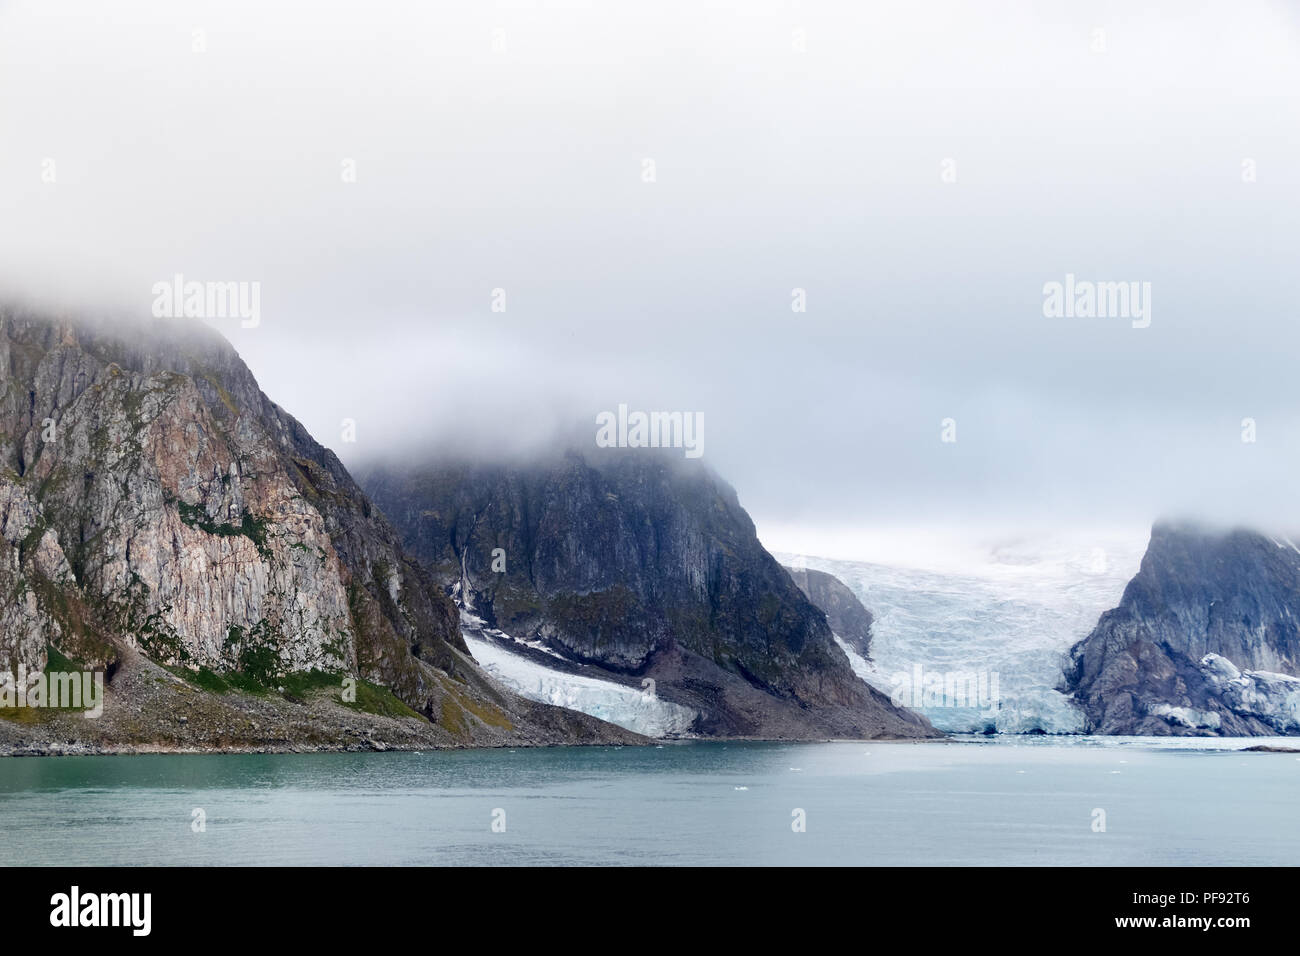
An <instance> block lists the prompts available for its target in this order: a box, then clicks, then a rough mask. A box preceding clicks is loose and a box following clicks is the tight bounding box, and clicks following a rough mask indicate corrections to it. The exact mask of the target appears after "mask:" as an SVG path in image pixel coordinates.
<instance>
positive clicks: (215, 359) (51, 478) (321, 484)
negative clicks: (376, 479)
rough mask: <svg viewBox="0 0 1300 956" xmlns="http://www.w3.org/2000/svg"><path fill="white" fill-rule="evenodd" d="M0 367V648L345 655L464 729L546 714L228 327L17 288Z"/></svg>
mask: <svg viewBox="0 0 1300 956" xmlns="http://www.w3.org/2000/svg"><path fill="white" fill-rule="evenodd" d="M0 373H2V375H0V535H2V536H3V542H2V543H0V586H4V587H5V589H6V594H12V595H13V599H12V600H6V601H5V603H4V605H3V607H0V623H3V626H4V630H3V635H2V636H3V640H0V657H7V658H9V659H10V660H11V661H13V662H23V663H25V664H26V665H27V666H28V667H29V668H31V667H40V666H43V665H44V662H45V644H46V641H49V642H50V643H53V644H54V645H56V646H57V647H59V648H60V650H61V652H62V653H64V654H67V655H68V656H70V657H72V658H75V659H76V660H80V661H83V662H86V663H89V664H93V665H99V666H112V665H113V664H114V663H115V662H116V660H117V658H119V657H120V655H121V654H122V653H123V652H124V650H138V651H140V652H143V653H145V654H147V655H148V656H149V657H150V658H152V659H153V660H155V661H158V662H159V663H162V664H168V665H173V666H178V665H179V666H184V667H186V668H190V669H198V668H209V669H211V670H213V671H228V672H241V673H245V674H252V675H255V676H257V677H259V678H262V679H263V680H264V681H271V680H272V678H275V677H276V676H278V675H282V674H287V673H292V672H299V671H306V670H310V669H319V670H324V671H335V672H344V673H352V674H356V675H358V676H359V677H361V678H363V679H365V680H368V681H372V682H374V683H376V684H379V685H382V686H384V687H387V688H390V689H392V691H393V692H394V693H395V694H396V695H397V696H398V697H399V698H400V699H401V700H402V701H404V702H406V703H407V704H408V705H409V706H410V707H412V708H414V709H415V710H417V711H419V712H421V713H424V714H425V715H427V716H428V717H429V718H430V719H433V720H438V719H441V718H444V717H446V718H448V719H449V720H450V722H452V723H455V724H456V725H457V727H458V730H459V731H460V734H459V737H460V739H462V740H466V741H472V740H474V739H476V734H477V733H478V732H479V731H483V732H484V733H485V734H487V736H488V737H490V738H492V739H495V738H496V737H497V736H500V734H499V733H498V732H499V731H500V729H501V728H502V727H509V726H513V725H514V721H512V719H511V714H512V711H519V712H521V713H523V714H524V716H523V717H522V718H521V722H523V723H527V722H528V721H534V720H537V719H541V720H542V721H543V722H545V720H546V719H547V717H546V714H545V708H537V707H535V706H534V705H532V704H531V703H527V702H521V701H519V700H518V699H517V698H513V697H512V696H510V695H503V694H501V693H499V692H498V689H497V688H495V687H494V686H493V685H491V684H490V682H489V681H487V680H486V678H485V677H484V676H483V675H482V673H481V672H479V670H478V669H477V668H476V667H475V666H474V664H473V662H472V660H471V659H470V658H469V657H468V653H467V651H466V649H465V645H464V642H463V640H462V639H461V636H460V631H459V626H458V622H457V614H456V609H455V607H454V605H453V604H452V603H451V601H450V600H448V599H447V597H446V596H445V595H444V594H443V593H442V591H441V589H440V588H439V587H437V586H436V585H435V584H434V583H433V582H432V580H431V579H430V578H429V576H428V574H427V573H426V572H425V571H423V570H422V569H421V568H420V567H419V566H418V565H417V564H416V563H415V562H413V561H411V560H410V559H409V558H408V557H407V556H406V555H405V554H404V552H403V551H402V548H401V546H400V543H399V542H398V540H397V537H396V535H395V533H394V532H393V530H392V528H391V527H390V526H389V525H388V523H387V522H386V521H385V520H384V518H383V517H382V515H381V514H380V513H379V512H378V511H377V510H375V509H374V508H373V507H372V505H371V504H370V501H369V500H368V499H367V498H366V497H365V495H364V494H363V493H362V492H361V491H360V489H359V488H358V487H357V486H356V484H355V483H354V482H353V480H352V478H351V477H350V476H349V475H348V473H347V471H346V470H345V469H344V468H343V466H342V464H341V463H340V462H339V461H338V459H337V458H336V457H335V455H334V454H333V453H332V452H330V451H329V450H327V449H325V448H323V447H322V446H321V445H319V444H318V443H317V442H315V441H314V440H313V439H312V438H311V436H310V435H308V434H307V433H306V431H305V430H304V429H303V428H302V426H301V425H300V424H299V423H298V422H297V421H296V420H295V419H293V418H292V417H291V416H289V415H288V414H287V413H286V412H284V411H283V410H282V409H280V408H279V407H278V406H277V405H275V404H274V403H272V402H271V401H270V400H269V399H268V398H267V397H266V396H265V395H264V394H262V392H261V390H260V389H259V388H258V386H257V383H256V381H255V380H254V378H253V376H252V374H251V373H250V372H249V370H248V368H247V367H246V366H245V365H244V363H243V362H242V361H241V360H240V359H239V357H238V356H237V355H236V353H235V352H234V350H233V349H232V348H231V347H230V346H229V345H228V344H227V343H226V342H225V341H224V340H223V339H222V338H221V337H220V336H219V335H218V334H217V333H215V332H214V331H212V330H210V329H207V328H206V327H204V326H201V325H198V324H195V323H188V322H182V321H167V320H164V321H153V322H144V323H124V322H111V323H109V322H101V321H96V320H89V319H85V318H83V317H77V318H75V319H72V318H67V317H50V316H46V315H40V314H33V313H31V312H29V311H26V310H23V309H18V308H12V307H7V308H4V309H0ZM272 682H273V681H272ZM448 701H451V704H450V707H451V710H450V711H449V710H448V706H449V705H448ZM525 703H526V706H523V705H524V704H525ZM517 705H518V706H517ZM564 719H566V720H567V719H568V718H564ZM521 731H522V732H527V727H524V728H521Z"/></svg>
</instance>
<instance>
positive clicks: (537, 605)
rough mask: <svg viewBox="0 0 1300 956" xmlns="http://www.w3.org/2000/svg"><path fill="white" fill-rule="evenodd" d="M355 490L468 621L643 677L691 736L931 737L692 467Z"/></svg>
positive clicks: (525, 473) (634, 466)
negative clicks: (842, 644) (863, 671)
mask: <svg viewBox="0 0 1300 956" xmlns="http://www.w3.org/2000/svg"><path fill="white" fill-rule="evenodd" d="M362 480H363V483H364V484H365V485H366V488H367V490H368V491H369V493H370V494H371V496H372V497H373V498H374V500H375V502H376V503H377V504H378V505H379V507H381V508H383V509H384V511H385V512H386V513H387V514H388V515H389V516H390V517H391V519H392V520H393V522H394V524H395V525H396V526H397V528H398V529H399V530H400V532H401V534H402V539H403V542H404V544H405V545H406V546H407V548H408V550H409V551H410V553H411V554H413V555H414V556H415V557H417V558H418V559H419V560H420V561H422V562H423V563H424V564H426V565H427V566H428V567H429V568H431V569H432V570H433V571H434V572H435V573H436V574H437V575H438V576H439V577H440V578H441V579H442V580H444V581H445V582H446V583H447V584H448V585H449V587H450V588H451V589H452V591H453V593H455V594H456V595H457V596H458V598H459V600H460V601H461V602H462V603H463V605H464V606H465V607H466V609H467V610H470V611H472V612H473V613H474V614H475V615H478V616H479V617H481V618H483V619H484V620H486V621H487V622H488V623H489V624H491V625H492V626H494V627H497V628H500V629H501V630H503V631H505V632H507V633H509V634H510V635H512V636H514V637H516V638H522V639H525V640H540V641H543V642H545V644H546V645H547V646H549V647H550V648H552V649H553V650H555V651H558V652H559V653H561V654H562V655H563V656H564V657H566V658H567V659H569V660H571V661H578V662H582V663H584V664H587V665H591V666H595V667H599V668H604V669H607V670H608V671H610V672H614V673H617V674H620V675H628V674H635V675H638V676H648V677H650V678H652V679H654V680H655V681H656V683H657V686H658V693H660V694H661V695H662V696H664V697H665V698H666V699H669V700H674V701H676V702H680V703H682V704H684V705H686V706H690V707H692V708H693V709H695V710H697V711H699V712H700V713H701V717H700V719H699V721H698V722H697V726H696V727H695V728H694V729H695V731H696V732H701V733H717V734H736V735H753V736H781V737H815V736H837V735H838V736H877V735H883V734H891V735H901V736H924V735H929V734H932V733H933V731H932V729H931V728H930V727H929V725H928V724H927V723H926V722H925V721H924V719H923V718H919V717H917V716H915V715H913V714H910V713H908V712H905V711H900V710H898V709H897V708H894V707H893V706H892V705H891V704H890V703H889V702H888V700H887V698H885V697H884V696H883V695H881V694H879V693H878V692H876V691H874V690H872V689H871V688H869V687H868V686H867V685H866V684H864V683H863V682H862V681H860V680H858V679H857V678H856V677H855V676H854V674H853V672H852V670H851V669H850V667H849V663H848V660H847V658H846V657H845V655H844V653H843V652H842V651H841V650H840V649H839V647H837V646H836V644H835V643H834V640H833V638H832V636H831V633H830V628H829V627H828V626H827V624H826V618H825V615H823V614H822V613H821V612H820V611H818V610H817V609H816V608H815V607H813V606H812V605H811V604H810V603H809V602H808V600H807V599H806V598H805V597H804V596H803V594H802V593H801V592H800V591H799V590H798V588H797V587H795V585H794V582H793V581H792V580H791V578H790V576H789V575H788V574H787V573H786V572H785V571H784V570H783V569H782V568H781V566H780V565H779V564H778V563H777V562H776V560H775V559H774V558H773V557H772V556H771V555H769V554H768V553H767V551H765V550H764V549H763V547H762V545H761V544H760V543H759V542H758V538H757V536H756V535H755V532H754V526H753V523H752V522H751V521H750V520H749V516H748V515H747V514H746V513H745V511H744V509H742V508H741V506H740V503H739V501H738V500H737V498H736V494H735V492H734V491H733V490H732V489H731V488H730V487H728V486H727V485H726V484H725V483H723V482H722V481H720V480H719V479H718V478H716V477H715V476H714V475H713V474H711V473H710V472H709V471H708V470H707V469H705V468H703V467H700V466H699V464H698V463H697V462H689V461H686V462H683V461H680V460H674V459H673V458H672V457H670V456H667V455H661V454H656V453H644V454H638V453H637V452H636V451H633V452H631V453H629V452H627V451H618V450H608V451H595V450H593V451H591V452H587V453H580V452H577V451H570V452H568V453H565V454H563V455H559V456H556V457H554V458H553V459H551V460H547V461H537V462H532V463H529V464H527V465H520V466H508V465H494V466H470V465H459V464H440V465H435V466H430V467H427V468H422V469H389V468H376V469H373V470H372V471H370V472H368V473H363V476H362Z"/></svg>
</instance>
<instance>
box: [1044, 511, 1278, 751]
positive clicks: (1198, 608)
mask: <svg viewBox="0 0 1300 956" xmlns="http://www.w3.org/2000/svg"><path fill="white" fill-rule="evenodd" d="M1297 674H1300V551H1298V550H1297V549H1296V546H1295V545H1294V544H1293V543H1292V539H1290V538H1285V537H1277V538H1274V537H1270V536H1267V535H1263V534H1259V533H1256V532H1253V531H1246V530H1232V531H1221V530H1214V529H1207V528H1201V527H1196V526H1192V525H1187V524H1171V523H1161V524H1157V525H1156V526H1155V527H1154V528H1153V529H1152V531H1151V541H1150V544H1149V545H1148V547H1147V551H1146V554H1145V556H1144V557H1143V559H1142V565H1141V568H1140V570H1139V571H1138V573H1137V575H1136V576H1135V577H1134V578H1133V579H1132V581H1130V582H1129V584H1128V587H1127V588H1125V591H1124V596H1123V598H1122V600H1121V601H1120V604H1119V606H1118V607H1117V608H1115V609H1113V610H1110V611H1107V612H1106V613H1105V614H1103V615H1102V616H1101V619H1100V620H1099V621H1098V623H1097V626H1096V628H1095V629H1094V630H1093V631H1092V633H1091V634H1089V635H1088V637H1086V638H1085V639H1084V640H1083V641H1081V642H1080V643H1079V644H1077V645H1076V646H1075V647H1074V649H1073V650H1072V652H1071V659H1070V667H1069V669H1068V670H1067V674H1066V683H1067V686H1066V688H1065V689H1067V690H1069V691H1071V692H1072V693H1073V695H1074V698H1075V700H1076V701H1077V702H1078V703H1079V704H1080V705H1081V706H1082V707H1083V710H1084V713H1085V716H1086V721H1087V728H1088V730H1089V731H1090V732H1093V733H1103V734H1159V735H1165V734H1175V735H1188V734H1197V735H1209V734H1221V735H1225V736H1231V735H1242V734H1248V735H1258V734H1279V733H1282V734H1295V733H1300V679H1297V677H1296V675H1297Z"/></svg>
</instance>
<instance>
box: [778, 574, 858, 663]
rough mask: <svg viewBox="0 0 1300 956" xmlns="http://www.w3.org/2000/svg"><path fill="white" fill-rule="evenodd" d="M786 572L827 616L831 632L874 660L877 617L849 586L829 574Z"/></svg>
mask: <svg viewBox="0 0 1300 956" xmlns="http://www.w3.org/2000/svg"><path fill="white" fill-rule="evenodd" d="M786 570H787V571H789V572H790V577H792V578H794V583H795V584H797V585H798V586H799V590H800V591H802V592H803V593H804V595H805V596H806V597H807V598H808V600H809V601H811V602H812V603H813V605H814V606H816V607H817V608H818V609H820V610H821V611H822V612H823V613H824V614H825V615H826V623H827V624H829V625H830V626H831V631H832V632H834V633H835V634H836V635H838V636H839V638H840V639H841V640H842V641H844V642H845V643H846V644H848V645H849V646H850V647H851V648H853V649H854V650H855V651H857V652H858V653H859V654H861V655H862V656H863V658H865V659H866V660H871V625H872V622H873V618H872V616H871V612H870V611H868V610H867V609H866V608H865V607H863V606H862V602H861V601H859V600H858V596H857V595H856V594H854V593H853V592H852V591H851V590H849V586H848V585H847V584H845V583H844V582H843V581H841V580H840V579H839V578H837V577H836V576H835V575H833V574H827V573H826V572H825V571H814V570H813V569H811V568H791V567H787V568H786Z"/></svg>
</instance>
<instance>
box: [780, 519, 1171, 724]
mask: <svg viewBox="0 0 1300 956" xmlns="http://www.w3.org/2000/svg"><path fill="white" fill-rule="evenodd" d="M1145 545H1146V537H1145V535H1144V534H1134V535H1132V536H1131V537H1129V538H1111V537H1108V538H1106V539H1105V540H1100V539H1099V540H1095V541H1094V540H1088V541H1078V540H1068V539H1065V538H1051V537H1043V538H1038V539H1034V538H1030V539H1022V540H1020V541H1017V542H1016V543H1015V544H1014V545H1010V546H1009V545H1006V544H1001V545H998V546H996V547H989V548H987V549H985V550H984V551H983V552H982V553H981V555H980V557H979V558H978V559H976V560H973V561H969V562H966V563H964V564H963V565H962V567H961V568H960V570H934V569H927V568H917V567H900V566H893V565H886V564H878V563H869V562H861V561H845V560H836V559H829V558H817V557H812V556H808V555H792V554H788V553H786V554H778V555H777V557H778V558H779V559H780V560H781V562H782V563H783V564H787V565H789V564H794V563H796V562H803V563H804V564H806V566H808V567H810V568H814V569H816V570H821V571H827V572H829V573H830V574H833V575H835V576H836V577H838V578H839V579H840V580H841V581H843V582H844V583H845V584H846V585H848V586H849V588H850V589H852V591H853V592H854V593H855V594H856V595H857V596H858V599H859V600H861V601H862V603H863V604H864V605H866V607H867V608H868V609H870V611H871V613H872V614H873V615H874V616H875V623H874V625H873V628H872V641H871V660H870V661H866V660H864V659H863V658H862V657H861V656H859V655H857V654H854V653H852V652H851V651H850V649H849V648H848V647H847V646H846V645H845V644H844V643H843V642H840V646H841V647H842V648H844V650H845V652H846V653H847V654H848V656H849V662H850V664H851V665H852V666H853V670H854V671H855V672H856V673H857V674H858V676H860V677H861V678H862V679H863V680H865V681H866V682H867V683H869V684H871V685H872V686H873V687H875V688H877V689H878V690H880V691H881V692H883V693H885V694H889V695H891V696H894V697H895V699H898V696H900V695H899V691H900V690H901V691H902V692H903V693H902V694H901V697H902V699H901V700H899V701H898V702H899V703H901V704H902V705H903V706H907V707H913V709H915V710H918V711H920V712H921V713H924V714H925V715H926V716H927V717H928V718H929V719H930V720H931V722H932V723H933V724H934V725H935V726H936V727H938V728H939V729H940V730H945V731H948V732H951V733H980V732H984V731H988V730H996V731H997V732H1000V733H1027V732H1034V731H1043V732H1045V733H1051V734H1056V733H1078V732H1081V731H1082V729H1083V718H1082V714H1081V713H1080V712H1079V710H1078V709H1077V708H1075V707H1074V705H1073V704H1071V703H1070V701H1069V699H1068V698H1067V697H1066V695H1064V694H1062V693H1061V692H1060V691H1059V690H1057V688H1058V686H1059V685H1060V683H1061V681H1062V678H1063V666H1064V664H1065V657H1066V654H1067V652H1068V651H1069V649H1070V647H1071V646H1072V645H1073V644H1074V643H1075V642H1076V641H1078V640H1080V639H1081V638H1083V637H1086V636H1087V634H1088V632H1089V631H1091V630H1092V628H1093V627H1094V626H1095V625H1096V623H1097V618H1098V617H1100V616H1101V614H1102V612H1104V611H1106V610H1109V609H1110V608H1112V607H1115V606H1116V605H1117V604H1118V603H1119V599H1120V597H1121V595H1122V594H1123V592H1124V587H1125V585H1126V584H1127V583H1128V580H1129V578H1131V577H1132V576H1133V575H1134V574H1135V573H1136V571H1137V568H1138V565H1139V563H1140V562H1141V559H1142V554H1143V551H1144V550H1145ZM918 673H920V674H921V675H923V681H924V683H925V684H926V688H925V689H927V690H928V689H929V681H930V679H931V678H933V679H935V680H936V682H937V683H938V684H940V685H942V683H943V681H944V680H945V679H947V686H948V689H949V691H950V690H951V687H952V685H953V683H954V680H953V679H954V678H956V683H957V684H958V686H961V685H962V681H963V679H964V678H972V677H974V676H979V677H982V678H983V679H985V681H986V686H991V685H992V684H993V683H994V681H996V686H997V689H998V692H997V695H996V696H997V698H998V699H997V702H996V704H995V705H994V706H953V703H954V699H953V697H952V695H951V693H947V694H939V695H938V696H937V698H932V697H930V696H929V695H928V694H927V695H924V696H921V697H919V698H917V699H918V700H920V701H921V703H920V705H919V706H914V700H913V697H912V694H911V693H909V691H910V685H911V684H913V683H915V677H916V675H917V674H918ZM972 686H973V685H972ZM927 701H928V702H927ZM957 702H959V703H960V698H958V699H957Z"/></svg>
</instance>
